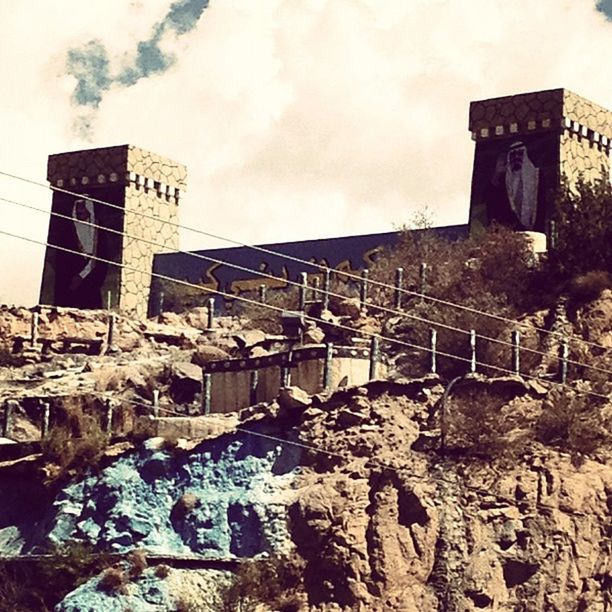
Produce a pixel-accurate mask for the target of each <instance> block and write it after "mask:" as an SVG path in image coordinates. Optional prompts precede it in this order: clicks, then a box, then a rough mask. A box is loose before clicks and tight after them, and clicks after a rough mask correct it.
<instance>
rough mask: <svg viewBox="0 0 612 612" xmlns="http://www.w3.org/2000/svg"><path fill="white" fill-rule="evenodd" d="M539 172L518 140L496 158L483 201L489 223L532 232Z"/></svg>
mask: <svg viewBox="0 0 612 612" xmlns="http://www.w3.org/2000/svg"><path fill="white" fill-rule="evenodd" d="M539 181H540V173H539V169H538V168H537V167H536V166H535V164H534V163H533V162H532V161H531V159H530V157H529V152H528V150H527V147H526V146H525V144H524V143H523V142H522V141H515V142H513V143H512V144H511V145H510V147H509V148H508V150H507V151H505V152H503V153H502V154H500V155H499V156H498V158H497V163H496V165H495V170H494V172H493V177H492V178H491V183H490V186H489V189H488V190H487V194H486V199H487V201H488V212H489V221H497V222H499V223H502V224H503V225H507V226H509V227H512V228H514V229H517V230H530V231H531V230H534V229H535V224H536V216H537V212H538V189H539Z"/></svg>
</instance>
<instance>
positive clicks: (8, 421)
mask: <svg viewBox="0 0 612 612" xmlns="http://www.w3.org/2000/svg"><path fill="white" fill-rule="evenodd" d="M16 403H17V402H15V400H6V401H5V402H4V423H3V424H2V435H3V436H4V437H5V438H8V437H9V434H10V433H11V429H12V425H13V409H14V407H15V404H16Z"/></svg>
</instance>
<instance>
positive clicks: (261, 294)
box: [259, 284, 268, 304]
mask: <svg viewBox="0 0 612 612" xmlns="http://www.w3.org/2000/svg"><path fill="white" fill-rule="evenodd" d="M267 289H268V288H267V287H266V285H263V284H262V285H259V301H260V302H261V303H262V304H265V303H266V294H267Z"/></svg>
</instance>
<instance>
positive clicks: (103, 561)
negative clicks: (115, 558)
mask: <svg viewBox="0 0 612 612" xmlns="http://www.w3.org/2000/svg"><path fill="white" fill-rule="evenodd" d="M50 552H51V556H50V557H43V558H41V559H32V560H31V561H29V562H27V563H26V562H23V561H17V562H10V561H2V562H0V610H3V611H4V610H6V611H10V612H26V611H27V612H29V611H36V612H47V611H51V610H54V609H55V606H56V605H57V604H58V603H59V602H60V601H61V600H62V599H64V597H65V596H66V595H67V594H68V593H69V592H71V591H73V590H74V589H75V588H77V587H78V586H79V585H81V584H83V583H84V582H86V581H87V580H89V579H90V578H91V577H92V576H95V575H97V574H99V573H100V571H102V570H103V569H105V568H107V567H108V566H109V564H110V560H109V558H108V556H107V555H103V554H102V555H101V554H94V553H93V551H92V548H91V547H90V546H87V545H84V544H81V543H75V542H73V543H69V544H66V545H64V546H62V547H61V548H59V549H54V550H52V551H50Z"/></svg>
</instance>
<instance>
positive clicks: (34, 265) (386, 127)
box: [0, 0, 612, 303]
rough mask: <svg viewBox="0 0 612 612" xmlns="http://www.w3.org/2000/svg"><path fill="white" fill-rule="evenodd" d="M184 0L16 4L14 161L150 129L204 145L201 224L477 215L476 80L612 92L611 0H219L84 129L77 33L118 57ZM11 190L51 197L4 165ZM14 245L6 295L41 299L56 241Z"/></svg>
mask: <svg viewBox="0 0 612 612" xmlns="http://www.w3.org/2000/svg"><path fill="white" fill-rule="evenodd" d="M170 3H171V2H170V1H169V0H168V1H162V2H148V1H147V2H144V1H143V2H140V3H134V2H132V3H127V2H124V1H123V0H121V1H120V0H115V1H114V2H102V1H101V0H92V2H89V3H87V5H86V6H85V5H83V3H81V2H77V1H76V0H63V1H62V2H61V3H47V2H35V1H33V2H29V3H27V2H26V3H19V4H14V5H11V7H10V10H9V9H0V10H2V13H6V14H3V15H2V17H3V23H4V25H5V28H4V31H5V32H7V33H8V35H7V36H3V38H2V39H0V53H2V54H3V57H4V58H10V61H4V62H3V63H2V66H1V67H0V77H1V78H2V81H3V83H7V84H8V83H10V84H11V86H10V87H7V88H5V89H6V91H5V92H3V104H2V109H3V125H4V126H6V127H5V138H4V139H3V146H2V148H1V149H0V169H9V170H13V171H16V172H19V173H22V174H25V175H28V176H34V177H38V178H42V177H43V176H44V171H45V164H46V159H45V158H46V155H47V154H49V153H52V152H58V151H62V150H69V149H71V148H80V147H83V146H106V145H110V144H118V143H124V142H132V143H134V144H136V145H139V146H143V147H145V148H149V149H151V150H154V151H157V152H159V153H161V154H163V155H168V156H170V157H174V158H176V159H178V160H180V161H182V162H184V163H186V164H187V165H188V167H189V171H190V179H189V192H188V194H187V196H186V198H185V200H184V202H183V205H182V219H183V222H185V223H186V224H188V225H193V226H197V227H201V228H202V229H204V230H207V231H212V232H215V233H222V234H227V235H230V236H233V237H237V238H239V239H241V240H244V241H249V242H262V241H280V240H291V239H306V238H315V237H323V236H333V235H346V234H350V233H369V232H374V231H387V230H390V229H391V228H392V224H393V223H401V222H402V221H405V220H406V219H408V218H409V217H410V215H411V213H412V212H413V211H414V210H416V209H418V208H419V207H421V206H422V205H428V206H430V207H431V208H432V209H433V210H434V211H435V212H436V216H437V221H438V222H440V223H458V222H464V221H465V220H466V218H467V210H468V201H469V189H470V178H471V176H470V172H471V162H472V156H473V144H472V142H471V141H470V138H469V134H468V131H467V113H468V105H469V101H470V100H473V99H481V98H487V97H494V96H498V95H505V94H509V93H514V92H521V91H530V90H537V89H547V88H553V87H567V88H569V89H572V90H574V91H576V92H577V93H579V94H581V95H584V96H585V97H587V98H590V99H593V100H594V101H595V102H598V103H600V104H602V105H604V106H608V107H610V106H612V82H611V81H610V80H609V58H610V57H611V56H612V23H610V22H609V21H606V20H605V18H604V16H603V15H602V14H601V13H598V12H597V11H596V10H595V1H594V0H592V1H591V2H574V1H569V0H539V1H538V2H537V3H536V2H532V1H530V0H515V1H513V2H507V1H505V0H470V2H469V3H468V2H464V1H461V0H444V1H442V0H437V1H432V0H386V1H385V2H380V1H378V0H299V1H298V0H265V1H262V2H245V1H244V0H212V2H211V5H210V7H209V8H208V9H207V10H206V11H205V12H204V14H203V16H202V18H201V20H200V22H199V24H198V27H197V28H196V29H194V30H193V31H191V32H189V33H188V34H185V35H184V36H182V37H180V38H176V39H174V38H172V37H167V38H166V39H165V40H164V45H165V48H166V49H167V50H169V51H172V52H174V53H175V54H176V56H177V63H176V64H175V65H174V66H173V67H172V68H170V70H168V72H166V73H165V74H162V75H157V76H154V77H151V78H148V79H145V80H142V81H140V82H139V83H138V84H137V85H135V86H134V87H130V88H127V89H125V88H124V89H119V88H114V89H111V90H110V91H109V92H108V93H107V94H106V96H105V97H104V99H103V101H102V103H101V105H100V108H99V112H98V115H97V117H96V123H95V132H94V141H93V143H91V144H87V143H84V142H82V141H79V140H78V139H77V138H76V137H75V136H74V134H71V132H70V128H71V126H72V122H73V120H74V117H75V109H74V107H72V106H71V104H70V93H71V90H72V87H73V81H72V80H71V79H70V77H66V75H65V74H63V72H62V70H63V67H64V63H63V62H64V58H65V53H66V51H67V49H68V48H70V47H74V46H79V45H82V44H83V43H85V42H87V41H88V40H90V39H92V38H99V39H100V40H101V41H102V42H103V43H104V45H105V46H106V47H107V49H108V50H109V53H110V55H111V57H112V59H113V62H114V64H113V65H114V66H115V67H116V66H119V65H120V64H121V62H122V61H123V60H124V57H125V54H126V53H128V54H129V53H130V52H133V49H134V45H135V44H136V42H137V41H138V40H142V39H143V38H146V36H147V35H148V33H149V32H150V28H151V27H152V25H153V24H154V23H156V22H157V21H159V19H161V17H162V16H163V15H164V14H165V12H166V11H167V9H168V7H169V5H170ZM58 5H61V6H62V10H61V11H60V10H58V8H57V7H58ZM33 15H35V16H36V19H33ZM9 192H10V193H11V194H12V195H13V196H16V197H21V198H31V197H34V193H33V192H32V190H24V189H23V187H22V186H19V185H16V184H13V183H10V184H9V183H7V182H6V181H3V180H0V194H2V195H4V194H6V193H9ZM36 197H37V201H39V202H42V203H44V205H45V206H47V207H49V202H50V198H49V196H48V195H47V194H46V193H44V192H42V193H39V192H36ZM7 210H8V209H6V208H5V207H4V206H3V205H2V204H0V214H2V219H3V223H2V226H3V227H6V224H5V223H4V219H7V220H8V221H9V226H10V227H12V228H13V229H14V230H15V231H22V232H26V231H27V232H29V233H30V235H33V236H36V237H38V238H40V239H43V238H44V236H45V228H46V221H45V220H44V219H39V220H38V221H37V222H34V221H33V220H32V219H31V218H30V217H26V216H24V215H23V214H22V213H21V212H17V210H15V211H13V212H12V213H11V215H10V216H9V217H7V216H6V211H7ZM184 238H185V239H184V241H183V246H184V247H186V248H204V247H207V246H219V244H218V243H215V242H212V241H208V240H206V239H202V237H199V238H198V237H195V236H187V235H185V237H184ZM15 255H16V257H15ZM0 262H1V263H0V275H2V278H4V279H7V278H8V279H9V282H8V283H6V281H5V285H4V287H1V288H0V300H1V299H5V300H15V301H23V302H28V303H29V302H33V301H35V299H36V295H37V291H38V282H39V279H40V262H41V257H40V252H39V251H36V250H35V249H33V248H32V247H31V246H27V245H21V244H19V243H16V242H14V241H9V240H7V239H5V238H3V237H0ZM15 262H20V265H18V266H17V265H15ZM24 268H27V270H24Z"/></svg>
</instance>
